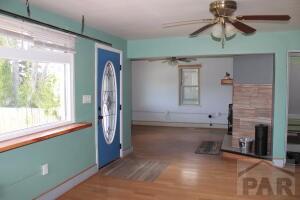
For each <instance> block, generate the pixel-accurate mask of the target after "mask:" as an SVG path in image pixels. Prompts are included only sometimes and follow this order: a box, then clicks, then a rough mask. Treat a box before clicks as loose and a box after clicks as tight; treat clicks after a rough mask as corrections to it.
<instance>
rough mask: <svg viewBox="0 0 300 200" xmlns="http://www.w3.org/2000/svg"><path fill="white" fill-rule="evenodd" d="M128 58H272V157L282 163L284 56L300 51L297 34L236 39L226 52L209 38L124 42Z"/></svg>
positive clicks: (237, 37)
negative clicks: (269, 55)
mask: <svg viewBox="0 0 300 200" xmlns="http://www.w3.org/2000/svg"><path fill="white" fill-rule="evenodd" d="M127 49H128V50H127V51H128V58H130V59H134V58H150V57H165V56H211V55H235V54H258V53H274V54H275V97H274V99H275V102H274V121H273V122H274V130H273V148H272V149H273V157H274V159H284V158H285V151H286V134H285V133H286V123H287V122H286V108H287V99H286V96H287V52H288V51H290V50H300V31H290V32H275V33H274V32H272V33H257V34H255V35H252V36H242V35H237V36H236V37H235V38H233V39H232V40H230V41H228V42H226V44H225V48H224V49H222V47H221V44H220V43H219V42H216V41H214V40H212V39H211V37H210V36H209V35H207V36H201V37H198V38H187V37H175V38H160V39H148V40H130V41H128V42H127Z"/></svg>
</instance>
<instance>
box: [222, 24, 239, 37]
mask: <svg viewBox="0 0 300 200" xmlns="http://www.w3.org/2000/svg"><path fill="white" fill-rule="evenodd" d="M236 33H237V30H236V28H235V27H234V26H233V25H232V24H230V23H226V24H225V35H226V37H227V38H231V37H233V36H234V35H235V34H236Z"/></svg>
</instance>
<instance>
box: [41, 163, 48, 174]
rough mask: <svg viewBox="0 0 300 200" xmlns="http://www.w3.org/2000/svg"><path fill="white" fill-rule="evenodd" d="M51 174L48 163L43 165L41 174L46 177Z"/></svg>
mask: <svg viewBox="0 0 300 200" xmlns="http://www.w3.org/2000/svg"><path fill="white" fill-rule="evenodd" d="M48 173H49V168H48V163H46V164H43V165H42V166H41V174H42V176H46V175H47V174H48Z"/></svg>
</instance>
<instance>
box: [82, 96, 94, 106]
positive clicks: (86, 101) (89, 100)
mask: <svg viewBox="0 0 300 200" xmlns="http://www.w3.org/2000/svg"><path fill="white" fill-rule="evenodd" d="M82 103H83V104H90V103H92V96H91V95H83V96H82Z"/></svg>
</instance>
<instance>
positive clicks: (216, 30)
mask: <svg viewBox="0 0 300 200" xmlns="http://www.w3.org/2000/svg"><path fill="white" fill-rule="evenodd" d="M211 34H212V36H213V37H214V38H218V39H221V38H222V37H223V27H222V24H221V23H217V24H216V25H214V26H213V27H212V30H211Z"/></svg>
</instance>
